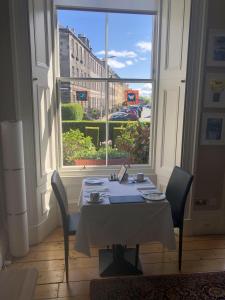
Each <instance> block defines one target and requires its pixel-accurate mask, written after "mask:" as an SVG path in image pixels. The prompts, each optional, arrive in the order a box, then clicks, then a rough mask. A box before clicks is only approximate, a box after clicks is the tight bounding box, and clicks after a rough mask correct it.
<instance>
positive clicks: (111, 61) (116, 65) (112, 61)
mask: <svg viewBox="0 0 225 300" xmlns="http://www.w3.org/2000/svg"><path fill="white" fill-rule="evenodd" d="M108 64H109V65H110V67H111V68H113V69H122V68H125V67H126V64H124V63H122V62H120V61H118V60H116V59H112V58H110V59H109V60H108Z"/></svg>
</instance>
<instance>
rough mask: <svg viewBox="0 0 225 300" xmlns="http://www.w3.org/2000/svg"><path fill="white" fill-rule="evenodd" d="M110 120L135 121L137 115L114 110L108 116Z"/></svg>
mask: <svg viewBox="0 0 225 300" xmlns="http://www.w3.org/2000/svg"><path fill="white" fill-rule="evenodd" d="M109 120H110V121H136V120H138V117H137V116H136V115H134V114H132V113H125V112H121V111H120V112H116V113H113V114H111V116H110V117H109Z"/></svg>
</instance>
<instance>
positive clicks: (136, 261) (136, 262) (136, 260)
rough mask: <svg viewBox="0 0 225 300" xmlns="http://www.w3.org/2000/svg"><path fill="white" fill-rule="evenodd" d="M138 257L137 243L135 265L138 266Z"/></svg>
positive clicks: (137, 246)
mask: <svg viewBox="0 0 225 300" xmlns="http://www.w3.org/2000/svg"><path fill="white" fill-rule="evenodd" d="M138 257H139V244H137V245H136V254H135V267H136V268H137V266H138Z"/></svg>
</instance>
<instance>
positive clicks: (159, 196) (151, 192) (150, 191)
mask: <svg viewBox="0 0 225 300" xmlns="http://www.w3.org/2000/svg"><path fill="white" fill-rule="evenodd" d="M137 190H138V191H139V193H140V195H141V196H142V197H143V198H144V199H145V200H147V201H162V200H165V199H166V195H165V193H162V192H160V191H158V190H157V189H156V188H149V187H148V188H142V189H141V188H140V189H137Z"/></svg>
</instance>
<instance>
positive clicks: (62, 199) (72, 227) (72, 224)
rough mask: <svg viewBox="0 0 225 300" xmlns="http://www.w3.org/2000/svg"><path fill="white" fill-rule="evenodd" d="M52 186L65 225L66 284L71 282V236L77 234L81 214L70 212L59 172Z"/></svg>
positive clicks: (53, 179) (55, 173)
mask: <svg viewBox="0 0 225 300" xmlns="http://www.w3.org/2000/svg"><path fill="white" fill-rule="evenodd" d="M51 185H52V189H53V192H54V194H55V197H56V199H57V201H58V204H59V207H60V211H61V217H62V223H63V234H64V255H65V267H66V282H68V280H69V274H68V257H69V236H70V235H75V234H76V230H77V225H78V222H79V217H80V214H79V213H69V212H68V201H67V195H66V191H65V188H64V186H63V183H62V180H61V178H60V176H59V173H58V172H57V171H54V172H53V174H52V177H51Z"/></svg>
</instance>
